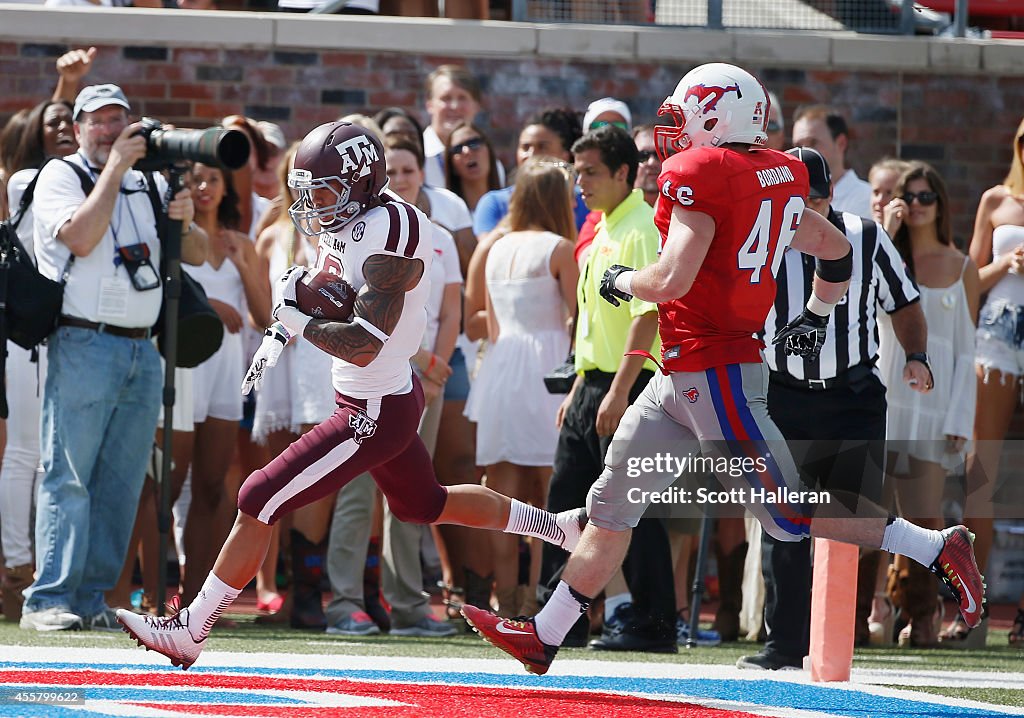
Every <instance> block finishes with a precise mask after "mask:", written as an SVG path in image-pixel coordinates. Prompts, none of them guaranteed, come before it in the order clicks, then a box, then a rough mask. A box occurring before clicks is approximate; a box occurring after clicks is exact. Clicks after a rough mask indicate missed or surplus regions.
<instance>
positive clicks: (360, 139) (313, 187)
mask: <svg viewBox="0 0 1024 718" xmlns="http://www.w3.org/2000/svg"><path fill="white" fill-rule="evenodd" d="M387 179H388V178H387V172H386V171H385V167H384V146H383V145H381V143H380V140H378V139H377V137H376V136H375V135H374V134H373V133H372V132H370V131H369V130H365V129H363V128H362V127H360V126H358V125H353V124H351V123H349V122H328V123H327V124H326V125H320V126H319V127H317V128H316V129H314V130H313V131H312V132H310V133H309V134H308V135H306V137H305V139H303V140H302V142H301V144H299V148H298V149H297V150H296V151H295V163H294V165H293V168H292V169H291V170H290V171H289V172H288V186H289V187H291V188H292V189H295V190H298V191H299V198H298V199H297V200H296V201H295V203H294V204H293V205H292V206H291V207H289V209H288V214H290V215H291V218H292V222H294V223H295V226H296V227H298V229H299V231H300V232H302V233H303V234H306V235H308V236H310V237H313V236H316V235H318V234H320V233H322V232H337V231H338V230H339V229H341V228H342V227H344V226H345V225H346V224H348V223H349V222H351V221H352V220H353V219H355V218H356V217H357V216H358V215H359V214H360V213H362V212H363V211H364V210H365V209H366V208H367V206H368V205H370V204H372V203H373V202H374V201H375V200H376V198H377V197H378V196H379V195H380V193H381V192H382V191H384V188H385V187H386V186H387Z"/></svg>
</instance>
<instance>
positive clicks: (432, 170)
mask: <svg viewBox="0 0 1024 718" xmlns="http://www.w3.org/2000/svg"><path fill="white" fill-rule="evenodd" d="M423 158H424V162H423V181H424V183H425V184H428V185H430V186H431V187H447V186H448V182H447V181H446V180H445V176H444V142H442V141H441V138H440V137H438V136H437V133H436V132H435V131H434V128H433V127H431V126H430V125H428V126H427V129H425V130H423Z"/></svg>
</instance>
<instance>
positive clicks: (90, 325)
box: [57, 314, 152, 339]
mask: <svg viewBox="0 0 1024 718" xmlns="http://www.w3.org/2000/svg"><path fill="white" fill-rule="evenodd" d="M57 326H59V327H77V328H79V329H91V330H92V331H94V332H100V333H101V334H113V335H114V336H115V337H127V338H128V339H149V337H150V336H152V329H151V328H150V327H115V326H114V325H113V324H102V323H100V322H90V321H89V320H88V319H79V318H78V317H69V316H65V315H64V314H61V315H60V318H59V319H58V320H57Z"/></svg>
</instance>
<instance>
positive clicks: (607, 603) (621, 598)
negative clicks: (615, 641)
mask: <svg viewBox="0 0 1024 718" xmlns="http://www.w3.org/2000/svg"><path fill="white" fill-rule="evenodd" d="M632 602H633V596H632V594H630V593H629V591H626V592H625V593H617V594H615V595H614V596H605V598H604V620H605V622H606V623H607V622H608V621H609V620H611V617H612V616H614V615H615V609H616V608H618V607H619V606H621V605H622V604H624V603H632Z"/></svg>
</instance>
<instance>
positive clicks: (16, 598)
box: [0, 563, 35, 621]
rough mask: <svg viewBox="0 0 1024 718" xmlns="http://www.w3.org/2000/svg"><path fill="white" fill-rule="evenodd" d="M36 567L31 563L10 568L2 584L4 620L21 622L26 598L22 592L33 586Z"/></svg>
mask: <svg viewBox="0 0 1024 718" xmlns="http://www.w3.org/2000/svg"><path fill="white" fill-rule="evenodd" d="M34 571H35V566H33V565H32V564H30V563H25V564H22V565H21V566H15V567H14V568H8V569H7V573H6V574H4V580H3V584H2V589H0V591H2V593H3V603H4V618H5V619H7V620H8V621H20V620H21V607H22V605H23V604H24V603H25V597H24V596H22V595H21V592H22V591H24V590H25V589H26V588H28V587H29V586H31V585H32V580H33V573H34Z"/></svg>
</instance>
